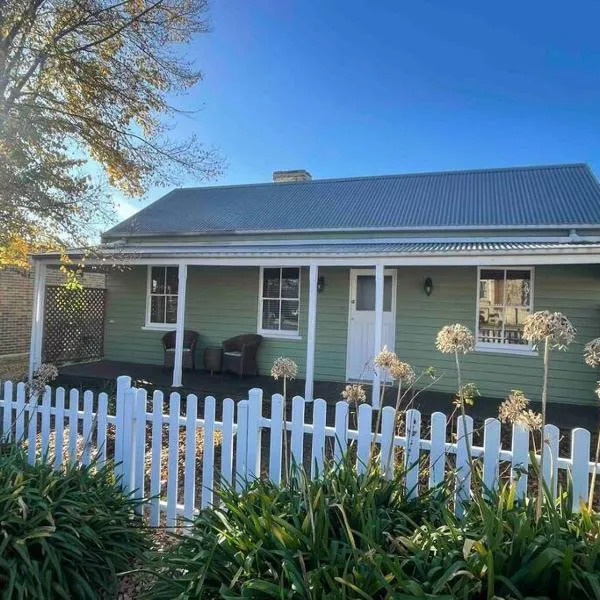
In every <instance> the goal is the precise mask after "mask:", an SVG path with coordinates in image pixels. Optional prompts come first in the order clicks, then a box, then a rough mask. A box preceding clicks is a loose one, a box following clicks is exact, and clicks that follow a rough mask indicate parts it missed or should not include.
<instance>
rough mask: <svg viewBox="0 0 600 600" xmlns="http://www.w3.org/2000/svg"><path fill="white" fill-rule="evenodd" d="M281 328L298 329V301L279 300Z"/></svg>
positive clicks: (286, 329) (287, 329)
mask: <svg viewBox="0 0 600 600" xmlns="http://www.w3.org/2000/svg"><path fill="white" fill-rule="evenodd" d="M281 329H283V330H285V331H298V301H297V300H282V301H281Z"/></svg>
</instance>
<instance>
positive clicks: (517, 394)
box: [498, 390, 529, 423]
mask: <svg viewBox="0 0 600 600" xmlns="http://www.w3.org/2000/svg"><path fill="white" fill-rule="evenodd" d="M528 404H529V400H528V399H527V398H526V396H525V394H524V393H523V392H522V391H521V390H512V391H511V393H510V394H509V395H508V397H507V398H506V400H504V401H503V402H502V403H501V404H500V406H499V407H498V418H499V419H500V421H501V422H502V423H515V422H516V420H517V419H518V418H519V415H521V413H522V412H523V411H524V410H525V409H526V408H527V405H528Z"/></svg>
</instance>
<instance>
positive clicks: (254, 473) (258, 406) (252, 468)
mask: <svg viewBox="0 0 600 600" xmlns="http://www.w3.org/2000/svg"><path fill="white" fill-rule="evenodd" d="M262 401H263V392H262V390H261V389H260V388H252V389H251V390H250V391H249V392H248V434H247V438H246V448H247V458H246V470H247V476H248V480H252V479H256V478H257V477H260V454H261V447H260V446H261V437H262V436H261V423H260V421H261V419H262Z"/></svg>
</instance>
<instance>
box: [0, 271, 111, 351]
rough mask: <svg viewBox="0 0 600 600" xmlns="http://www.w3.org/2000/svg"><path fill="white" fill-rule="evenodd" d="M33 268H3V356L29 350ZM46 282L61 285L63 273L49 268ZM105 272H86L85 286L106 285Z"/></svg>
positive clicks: (0, 278) (0, 276) (0, 290)
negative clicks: (30, 269) (28, 269)
mask: <svg viewBox="0 0 600 600" xmlns="http://www.w3.org/2000/svg"><path fill="white" fill-rule="evenodd" d="M33 279H34V277H33V271H30V272H25V271H21V270H19V269H12V268H5V269H0V357H2V356H5V355H7V354H25V353H27V352H29V338H30V336H31V310H32V303H33ZM46 279H47V281H46V283H47V285H60V284H61V283H62V282H63V281H64V278H63V275H62V274H61V273H60V272H59V271H57V270H50V269H49V270H48V272H47V278H46ZM105 279H106V277H105V275H104V274H102V273H86V274H85V276H84V279H83V285H84V286H86V287H105Z"/></svg>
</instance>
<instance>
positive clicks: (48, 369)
mask: <svg viewBox="0 0 600 600" xmlns="http://www.w3.org/2000/svg"><path fill="white" fill-rule="evenodd" d="M57 377H58V369H57V368H56V365H53V364H52V363H43V364H41V365H40V366H39V367H38V368H37V369H36V370H35V371H34V372H33V377H32V378H31V381H30V382H29V384H28V388H29V393H30V395H31V396H38V395H39V394H41V393H42V392H43V391H44V389H45V387H46V386H47V385H48V384H49V383H50V382H51V381H54V380H55V379H56V378H57Z"/></svg>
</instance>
